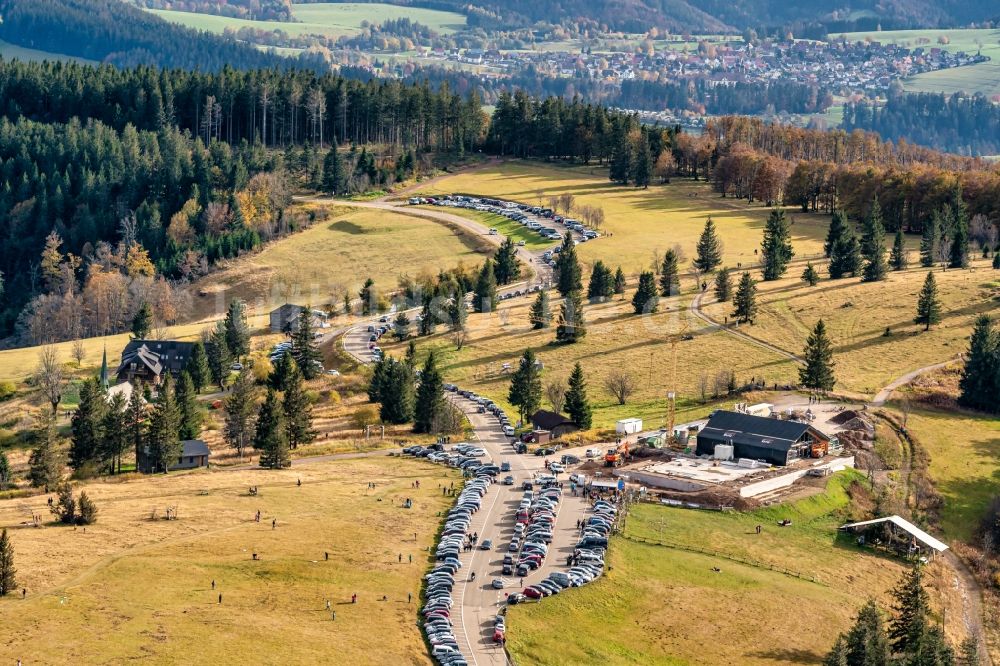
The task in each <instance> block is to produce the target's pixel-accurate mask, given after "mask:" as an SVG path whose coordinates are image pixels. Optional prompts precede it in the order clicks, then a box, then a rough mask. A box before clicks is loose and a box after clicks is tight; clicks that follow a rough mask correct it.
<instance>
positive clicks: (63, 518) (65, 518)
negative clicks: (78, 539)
mask: <svg viewBox="0 0 1000 666" xmlns="http://www.w3.org/2000/svg"><path fill="white" fill-rule="evenodd" d="M55 492H56V503H55V504H50V505H49V511H51V512H52V515H53V516H55V517H57V518H58V519H59V522H61V523H64V524H66V525H72V524H73V523H75V522H76V500H75V499H74V498H73V487H72V486H70V485H69V483H60V484H59V486H58V487H57V488H56V489H55Z"/></svg>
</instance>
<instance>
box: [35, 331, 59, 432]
mask: <svg viewBox="0 0 1000 666" xmlns="http://www.w3.org/2000/svg"><path fill="white" fill-rule="evenodd" d="M35 384H37V385H38V388H40V389H41V390H42V394H43V395H44V396H45V398H46V400H48V401H49V404H50V405H52V414H53V415H55V414H58V413H59V403H60V401H62V394H63V390H65V388H66V374H65V372H64V369H63V365H62V363H60V362H59V354H58V352H56V348H55V347H52V346H47V347H42V350H41V351H40V352H38V368H37V369H36V370H35Z"/></svg>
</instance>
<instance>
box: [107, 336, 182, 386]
mask: <svg viewBox="0 0 1000 666" xmlns="http://www.w3.org/2000/svg"><path fill="white" fill-rule="evenodd" d="M193 348H194V343H193V342H178V341H176V340H132V341H130V342H129V343H128V344H127V345H126V346H125V349H124V350H123V351H122V362H121V363H120V364H119V365H118V370H116V371H115V376H116V377H117V379H118V383H121V382H132V381H134V380H139V381H140V382H144V383H147V384H151V385H153V386H159V385H160V382H161V381H163V375H164V373H166V372H169V373H170V374H171V375H173V377H174V379H176V378H177V376H178V375H180V373H181V371H182V370H183V369H184V368H185V366H187V362H188V359H189V358H191V350H192V349H193Z"/></svg>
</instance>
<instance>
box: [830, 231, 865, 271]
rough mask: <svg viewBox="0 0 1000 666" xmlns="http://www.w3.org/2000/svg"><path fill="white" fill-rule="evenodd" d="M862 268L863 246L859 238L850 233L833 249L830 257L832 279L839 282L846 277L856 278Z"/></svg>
mask: <svg viewBox="0 0 1000 666" xmlns="http://www.w3.org/2000/svg"><path fill="white" fill-rule="evenodd" d="M860 266H861V246H860V244H859V243H858V237H857V236H856V235H855V234H854V233H853V232H851V231H848V232H847V233H846V234H845V235H844V236H842V237H841V238H840V240H839V241H838V242H837V243H836V245H834V247H833V254H832V255H831V257H830V268H829V272H830V278H831V279H833V280H839V279H840V278H842V277H844V276H845V275H850V276H854V275H856V274H857V272H858V268H859V267H860Z"/></svg>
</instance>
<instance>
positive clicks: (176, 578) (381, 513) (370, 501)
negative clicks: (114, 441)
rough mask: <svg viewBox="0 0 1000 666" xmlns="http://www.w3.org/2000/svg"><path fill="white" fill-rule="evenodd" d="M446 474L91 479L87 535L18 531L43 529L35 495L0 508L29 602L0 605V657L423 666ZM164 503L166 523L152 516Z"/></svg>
mask: <svg viewBox="0 0 1000 666" xmlns="http://www.w3.org/2000/svg"><path fill="white" fill-rule="evenodd" d="M454 478H455V475H454V474H452V473H451V472H449V471H448V470H446V469H444V468H438V467H433V466H430V465H426V464H422V463H417V462H409V461H408V462H399V461H398V460H397V459H392V460H389V459H386V458H383V457H381V456H379V457H376V458H367V459H355V460H343V461H327V462H318V461H314V462H311V463H308V464H303V465H297V466H296V467H295V468H293V469H289V470H283V471H278V472H275V471H262V470H228V471H211V472H199V473H186V474H171V475H169V476H159V477H155V478H145V479H143V480H141V481H138V480H134V479H133V480H131V481H126V482H118V483H116V482H113V481H111V482H95V483H90V484H87V485H86V486H85V487H84V488H83V489H85V490H86V492H87V493H88V495H90V496H91V497H92V498H93V499H94V500H95V502H96V503H97V505H98V509H99V511H100V513H99V516H98V522H97V523H96V524H95V525H91V526H89V527H87V529H86V531H84V529H83V528H76V529H74V528H73V527H66V526H61V525H56V524H47V525H46V526H45V527H43V528H40V529H32V528H30V527H22V523H24V522H25V521H28V520H30V517H31V513H32V512H34V513H36V514H40V515H41V516H42V518H43V520H45V521H48V520H49V519H50V518H51V516H50V515H49V512H48V508H47V507H46V503H45V496H44V495H39V496H36V497H33V498H30V499H18V500H8V501H4V502H0V527H5V528H7V529H8V532H9V534H10V536H11V540H12V542H13V546H14V551H15V563H16V566H17V570H18V582H19V584H20V585H22V586H24V587H25V588H26V589H27V591H28V596H27V599H24V600H22V599H21V595H20V594H16V595H11V596H8V597H5V598H3V599H0V626H2V627H3V632H2V633H0V661H3V662H5V663H14V662H15V660H18V659H21V660H23V663H25V664H72V663H78V664H79V663H107V664H120V663H127V662H132V661H135V660H143V662H144V663H151V664H178V663H198V664H219V663H227V664H235V663H242V664H263V663H282V664H316V663H323V662H336V663H353V664H363V663H393V664H425V663H428V658H427V655H426V649H425V647H424V644H423V640H422V638H421V635H420V631H419V629H418V628H417V626H416V624H415V618H416V609H417V600H418V596H419V593H420V584H421V577H422V574H423V572H424V571H425V569H426V567H427V553H426V550H427V548H428V546H430V545H431V544H432V542H433V538H434V534H435V532H436V529H437V525H438V521H439V520H440V519H439V518H438V517H437V515H436V514H437V513H438V512H439V511H440V510H442V509H444V508H445V507H446V506H447V505H448V504H449V503H450V502H451V499H450V498H444V497H442V496H441V492H440V490H439V488H438V484H439V483H444V482H448V483H450V482H451V481H453V480H454ZM297 479H301V480H302V485H301V487H298V486H296V480H297ZM415 480H419V481H420V482H421V483H420V485H421V488H420V489H419V490H414V489H413V488H412V487H411V484H412V483H413V481H415ZM368 481H374V482H375V483H376V489H375V490H366V486H367V483H368ZM251 485H256V486H258V488H259V495H258V496H257V497H251V496H249V495H248V492H247V489H248V488H249V487H250V486H251ZM407 497H409V498H413V500H414V505H415V506H414V508H413V509H409V510H407V509H403V508H401V506H400V504H401V501H402V500H403V499H405V498H407ZM168 506H169V507H175V508H176V510H177V515H178V516H179V518H178V519H177V520H170V521H166V520H163V516H164V514H165V511H166V508H167V507H168ZM257 510H260V511H261V521H260V522H259V523H257V522H255V521H254V514H255V512H256V511H257ZM154 511H155V512H156V514H157V518H156V519H155V520H154V519H151V516H152V515H153V512H154ZM272 519H276V520H277V527H276V529H272V526H271V521H272ZM415 536H416V538H414V537H415ZM255 552H256V553H258V556H259V560H258V561H254V560H253V559H252V554H253V553H255ZM324 552H328V553H329V554H330V559H329V561H325V560H324ZM400 554H402V562H400V561H399V557H398V556H399V555H400ZM410 555H412V556H413V562H412V563H410V560H409V556H410ZM213 580H214V581H215V583H216V589H215V590H213V589H212V581H213ZM408 593H410V594H412V595H413V602H412V603H408V602H407V594H408ZM220 594H221V595H222V603H221V604H220V603H219V601H218V599H219V595H220ZM352 594H357V595H358V603H357V604H351V603H350V601H351V595H352ZM383 596H385V597H386V600H385V601H383V600H382V597H383ZM327 599H329V600H330V601H331V603H332V610H333V611H336V619H335V620H334V619H332V614H331V612H328V611H326V609H325V604H326V600H327Z"/></svg>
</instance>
